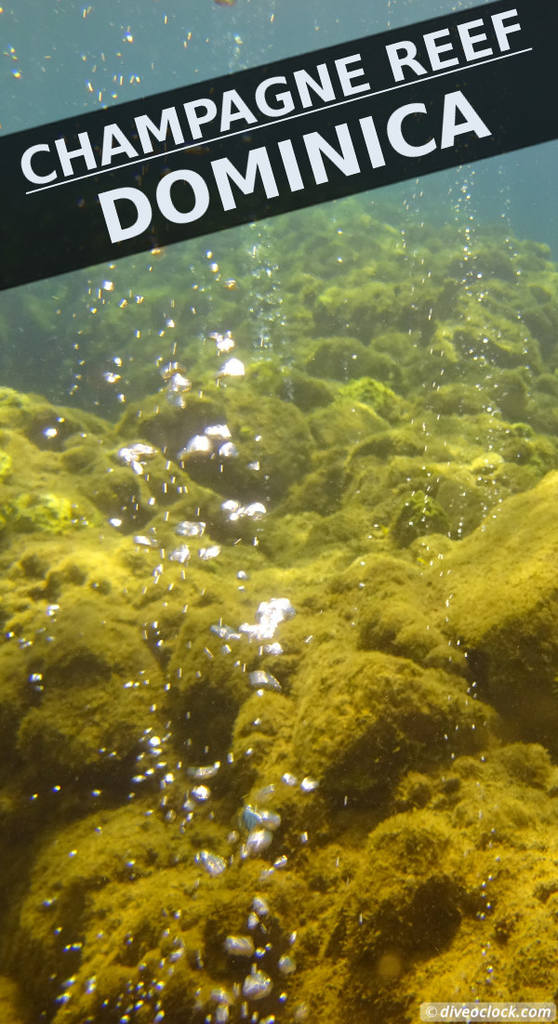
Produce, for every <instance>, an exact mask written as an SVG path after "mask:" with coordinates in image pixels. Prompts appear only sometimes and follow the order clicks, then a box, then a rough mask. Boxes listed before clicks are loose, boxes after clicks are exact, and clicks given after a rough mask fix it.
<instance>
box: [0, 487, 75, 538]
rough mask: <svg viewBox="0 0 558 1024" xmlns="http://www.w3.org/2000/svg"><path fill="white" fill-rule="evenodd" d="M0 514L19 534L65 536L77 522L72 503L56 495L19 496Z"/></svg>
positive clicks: (8, 503)
mask: <svg viewBox="0 0 558 1024" xmlns="http://www.w3.org/2000/svg"><path fill="white" fill-rule="evenodd" d="M0 514H1V515H2V516H3V518H4V519H5V521H6V524H7V525H9V526H10V527H11V529H13V530H15V531H16V532H19V533H31V532H34V531H39V532H41V533H65V532H66V531H68V530H70V529H71V528H72V527H73V526H76V525H77V524H78V522H79V518H78V512H77V509H76V507H75V506H74V505H73V504H72V502H71V501H70V500H69V499H68V498H65V497H64V496H63V495H60V494H52V493H47V494H44V493H43V494H21V495H20V496H19V497H18V498H16V499H15V500H13V501H10V502H7V503H6V504H5V505H4V506H3V507H2V509H1V512H0Z"/></svg>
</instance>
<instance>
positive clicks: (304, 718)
mask: <svg viewBox="0 0 558 1024" xmlns="http://www.w3.org/2000/svg"><path fill="white" fill-rule="evenodd" d="M306 676H307V681H306V686H305V692H304V695H303V697H302V699H301V701H300V711H299V714H298V716H297V723H296V727H295V731H294V744H295V749H296V751H297V756H298V757H299V758H301V757H302V756H303V752H304V763H305V765H306V766H307V770H309V771H310V772H311V773H312V774H314V775H316V777H317V778H319V779H320V780H322V782H323V785H324V787H325V788H326V790H327V792H328V794H330V796H331V798H332V799H333V800H334V801H335V802H337V801H342V800H343V799H344V797H347V798H348V799H349V800H350V801H351V802H356V803H361V802H362V801H371V800H373V801H374V802H379V803H380V804H381V803H382V802H383V801H385V800H386V799H388V798H389V796H390V793H391V791H392V789H393V787H394V786H395V785H397V782H398V780H399V778H400V776H401V774H402V773H403V772H404V771H406V770H407V769H408V768H409V767H410V766H411V764H412V765H413V766H414V767H415V768H416V769H418V770H421V769H425V768H427V767H431V766H432V765H434V764H439V763H444V761H447V760H448V759H449V758H450V757H451V756H452V754H455V753H456V751H457V750H461V751H465V750H473V749H476V748H477V747H478V745H479V744H482V742H483V740H482V739H481V736H482V734H483V731H484V721H485V717H486V714H488V710H487V709H486V708H482V706H481V705H480V704H475V703H474V702H472V701H470V700H468V699H467V697H466V695H464V694H463V693H460V692H459V688H455V684H454V682H453V681H452V680H451V677H447V676H445V675H444V674H443V673H442V672H436V671H433V670H426V671H424V670H421V669H419V668H418V666H417V665H415V664H413V663H412V662H411V661H408V660H406V659H403V658H396V657H393V656H390V655H388V654H381V653H379V652H374V653H370V654H368V655H366V654H359V655H354V656H353V657H352V658H347V657H343V655H342V654H339V655H338V656H337V657H332V658H331V661H330V663H329V664H327V663H326V665H324V666H323V667H321V666H320V662H319V660H318V662H317V665H316V668H315V669H314V670H313V669H312V666H308V668H307V673H306Z"/></svg>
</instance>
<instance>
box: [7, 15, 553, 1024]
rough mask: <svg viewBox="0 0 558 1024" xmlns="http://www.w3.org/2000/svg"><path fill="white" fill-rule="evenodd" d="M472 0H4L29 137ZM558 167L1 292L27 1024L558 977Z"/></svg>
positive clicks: (538, 157)
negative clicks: (35, 0)
mask: <svg viewBox="0 0 558 1024" xmlns="http://www.w3.org/2000/svg"><path fill="white" fill-rule="evenodd" d="M471 6H472V5H471V4H470V3H468V2H466V3H458V4H453V6H452V9H458V8H459V9H461V8H463V9H464V10H465V9H467V8H469V7H471ZM446 9H449V8H448V5H446V4H444V3H443V2H442V0H391V2H387V3H385V4H384V3H381V4H380V3H378V4H377V5H375V6H374V7H373V10H372V12H371V11H370V4H369V2H368V0H355V2H354V3H353V4H352V5H350V7H348V8H347V9H346V10H343V11H340V9H339V5H338V4H336V3H333V2H332V0H323V2H322V3H318V2H317V0H308V2H307V3H306V4H304V5H301V4H295V2H294V0H284V2H283V0H282V6H281V5H279V4H278V3H276V0H261V3H256V2H255V0H237V2H236V3H235V2H234V0H204V4H202V3H201V2H200V3H199V4H197V5H196V9H195V10H193V9H190V7H189V5H188V4H183V3H182V4H179V3H178V2H176V3H175V2H174V0H173V2H169V4H168V5H167V7H166V8H165V9H164V10H163V8H162V6H161V4H160V3H159V0H153V2H152V3H149V5H147V4H146V5H143V6H141V5H140V6H138V5H132V4H131V3H126V2H125V0H114V2H111V3H109V2H108V0H99V3H97V4H92V5H88V6H84V7H82V6H81V5H79V6H76V5H74V4H73V2H71V0H60V2H59V3H56V4H54V5H53V6H52V7H51V6H50V5H49V4H45V5H41V7H40V9H39V8H38V7H36V6H35V5H33V4H31V3H27V4H20V5H19V6H16V7H14V8H9V9H4V8H2V7H0V32H1V31H3V30H5V29H6V26H9V35H8V33H7V32H6V33H5V36H3V37H2V38H3V50H4V52H3V57H4V64H3V65H1V66H0V76H1V75H4V78H2V81H3V84H4V86H5V94H6V95H7V96H8V97H9V104H8V105H7V107H6V111H5V114H4V112H3V114H2V125H1V126H0V130H1V131H3V132H6V131H9V132H14V131H18V130H20V129H21V128H24V127H27V126H29V125H30V124H36V123H41V122H45V123H46V122H47V121H48V120H54V119H56V118H59V117H63V116H70V115H71V114H73V113H75V112H76V111H81V110H87V109H94V107H95V105H96V106H97V107H98V106H99V105H101V106H106V105H110V104H111V103H119V102H122V101H124V100H127V99H131V98H136V96H140V95H142V94H144V95H146V94H149V93H154V92H156V91H157V90H160V89H163V88H174V87H176V86H177V85H180V84H182V82H184V83H186V82H187V81H195V80H196V79H197V78H199V79H200V80H204V79H206V78H209V77H210V76H211V75H216V74H223V73H226V72H227V71H228V70H229V71H234V70H238V69H239V68H241V67H247V66H256V65H258V64H261V63H263V62H264V61H267V60H271V59H279V58H280V57H281V56H282V55H284V54H293V53H297V52H302V51H304V50H311V49H312V48H314V49H316V48H317V47H318V46H324V45H328V44H330V43H336V42H339V41H342V40H343V39H350V38H356V37H358V36H359V35H364V34H367V33H370V32H373V31H380V30H383V29H385V28H387V27H391V26H393V25H404V24H408V23H410V22H412V21H413V20H415V21H416V20H419V19H420V18H424V17H427V16H430V15H432V16H433V15H437V14H440V13H443V12H444V10H446ZM165 19H166V20H165ZM38 54H41V58H40V60H39V59H38V56H37V55H38ZM6 68H9V75H10V82H9V83H8V81H7V78H6V77H5V76H6V74H7V71H6ZM557 153H558V150H557V149H556V144H555V143H552V144H550V145H548V146H542V147H537V148H535V149H531V150H528V151H526V152H524V153H520V154H512V155H511V156H510V155H508V156H507V157H505V158H502V159H501V160H500V159H495V160H490V161H487V162H484V163H482V162H481V163H478V164H476V165H474V166H471V167H465V168H459V169H457V170H452V171H450V172H444V173H443V174H439V175H434V176H431V177H429V178H427V179H424V180H416V181H411V182H407V183H404V184H402V185H397V186H392V187H390V188H387V189H384V190H376V191H373V192H370V193H367V194H363V195H361V196H358V197H351V198H348V199H344V200H341V201H337V202H332V203H328V204H324V205H318V206H316V207H314V208H312V209H308V210H304V211H302V212H297V213H292V214H286V215H284V216H281V217H275V218H271V219H269V220H265V221H259V222H257V223H253V224H249V225H246V226H243V227H240V228H234V229H232V230H227V231H223V232H221V233H219V234H215V235H212V236H210V237H207V238H202V239H196V240H195V241H189V242H186V243H181V244H179V245H175V246H171V247H169V248H167V249H155V250H152V251H151V252H146V253H143V254H140V255H137V256H134V257H133V258H128V259H124V260H118V261H116V262H114V263H111V264H105V265H103V266H96V267H92V268H89V269H87V270H83V271H79V272H76V273H73V274H71V275H64V276H60V277H55V278H51V279H48V280H44V281H41V282H38V283H35V284H32V285H28V286H26V287H24V288H19V289H14V290H11V291H6V292H3V293H2V295H0V342H1V343H0V562H1V571H0V592H1V602H0V619H1V630H0V865H1V868H2V870H1V871H0V1024H304V1022H308V1024H415V1022H417V1021H418V1020H419V1019H420V1006H421V1004H422V1003H425V1002H427V1001H438V1002H441V1001H449V1000H454V1001H460V1002H461V1001H467V1002H479V1001H484V1002H490V1003H497V1002H498V1001H503V1000H514V1001H520V1000H521V1001H531V1002H533V1001H536V1002H546V1003H548V1002H549V1001H551V1000H553V999H554V1000H555V1001H558V956H557V949H558V629H557V621H558V583H557V582H556V580H557V572H556V570H557V564H558V563H557V555H558V206H557V204H556V202H555V184H554V182H555V174H556V160H557V159H558V156H557ZM4 258H7V259H9V254H5V255H4Z"/></svg>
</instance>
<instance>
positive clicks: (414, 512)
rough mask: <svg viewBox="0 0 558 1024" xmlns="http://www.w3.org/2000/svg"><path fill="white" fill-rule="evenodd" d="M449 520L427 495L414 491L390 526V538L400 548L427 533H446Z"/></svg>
mask: <svg viewBox="0 0 558 1024" xmlns="http://www.w3.org/2000/svg"><path fill="white" fill-rule="evenodd" d="M449 526H450V524H449V519H448V517H447V515H446V513H445V511H444V509H443V508H442V506H441V505H440V504H439V503H438V502H437V501H436V500H435V499H434V498H432V497H431V495H429V494H424V492H422V491H416V492H415V493H414V494H413V495H411V497H410V498H407V500H406V501H405V502H404V503H403V505H402V506H401V509H400V511H399V513H398V514H397V516H396V518H395V521H394V523H393V525H392V536H393V539H394V540H395V542H396V544H399V545H400V546H401V547H408V545H409V544H410V543H411V542H412V541H413V540H415V539H416V538H417V537H422V536H424V535H425V534H427V533H447V532H448V531H449Z"/></svg>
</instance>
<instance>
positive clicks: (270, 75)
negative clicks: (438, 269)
mask: <svg viewBox="0 0 558 1024" xmlns="http://www.w3.org/2000/svg"><path fill="white" fill-rule="evenodd" d="M557 38H558V5H557V4H549V3H548V0H524V2H522V3H518V4H517V5H511V4H509V3H502V2H499V3H491V4H486V5H483V6H481V7H475V8H473V9H470V10H466V11H461V12H459V13H457V14H455V13H454V14H448V15H447V17H440V18H436V19H432V20H429V21H425V22H421V23H420V24H416V25H413V26H410V27H408V28H404V29H397V30H393V31H390V32H385V33H382V34H380V35H374V36H369V37H367V38H364V39H358V40H356V41H354V42H351V43H344V44H342V45H339V46H335V47H331V48H328V49H325V50H318V51H316V52H314V53H310V54H305V55H304V56H301V57H297V58H292V59H289V60H285V61H278V62H276V63H273V64H268V65H265V66H262V67H259V68H254V69H251V70H249V71H242V72H239V73H237V74H233V75H228V76H226V77H222V78H218V79H215V80H213V81H210V82H204V83H199V84H198V83H197V84H196V85H192V86H189V87H187V88H184V89H177V90H173V91H172V92H166V93H161V94H159V95H157V96H151V97H148V98H145V99H143V100H135V101H134V102H131V103H125V104H120V105H118V106H115V107H111V108H109V109H107V110H99V111H94V112H92V113H87V114H84V115H83V116H81V117H74V118H70V119H68V120H64V121H61V122H58V123H53V124H49V125H45V126H43V127H40V128H34V129H32V130H30V131H25V132H20V133H17V134H14V135H10V136H8V137H7V138H5V139H2V140H0V175H1V185H2V192H1V194H2V203H3V211H2V221H1V228H0V231H1V235H2V238H1V241H2V249H1V252H2V256H1V261H2V266H1V272H0V287H1V288H10V287H13V286H15V285H19V284H24V283H26V282H28V281H34V280H37V279H39V278H43V277H50V276H52V275H55V274H60V273H63V272H65V271H69V270H75V269H77V268H78V267H85V266H89V265H92V264H95V263H101V262H105V261H112V260H115V259H117V258H119V257H121V256H127V255H130V254H132V253H137V252H142V251H145V250H148V249H152V248H154V247H159V246H164V245H168V244H170V243H172V242H177V241H182V240H184V239H187V238H194V237H196V236H198V235H202V234H207V233H209V232H213V231H220V230H222V229H224V228H227V227H232V226H233V225H236V224H243V223H246V222H247V221H253V220H257V219H259V218H262V217H269V216H273V215H275V214H278V213H285V212H287V211H289V210H295V209H299V208H301V207H305V206H310V205H312V204H315V203H321V202H326V201H329V200H331V199H336V198H338V197H341V196H345V195H349V194H351V193H356V192H361V191H364V190H368V189H373V188H377V187H379V186H382V185H388V184H390V183H392V182H396V181H402V180H404V179H407V178H413V177H416V176H417V175H424V174H430V173H432V172H433V171H439V170H442V169H443V168H447V167H452V166H455V165H458V164H462V163H466V162H470V161H472V160H480V159H484V158H486V157H489V156H494V155H497V154H500V153H505V152H508V151H510V150H513V149H519V148H522V147H525V146H532V145H535V144H537V143H541V142H546V141H548V140H549V139H554V138H556V137H557V136H558V115H557V112H556V98H555V57H554V44H555V40H556V39H557Z"/></svg>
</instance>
